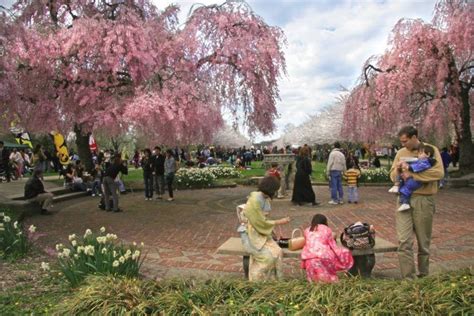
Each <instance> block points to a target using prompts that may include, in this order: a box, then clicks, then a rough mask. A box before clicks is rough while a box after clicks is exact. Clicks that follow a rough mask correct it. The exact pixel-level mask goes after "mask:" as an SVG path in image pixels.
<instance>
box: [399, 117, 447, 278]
mask: <svg viewBox="0 0 474 316" xmlns="http://www.w3.org/2000/svg"><path fill="white" fill-rule="evenodd" d="M398 137H399V139H400V143H401V145H402V146H403V148H402V149H400V150H399V151H398V152H397V155H396V156H395V159H394V161H393V164H392V168H391V170H390V178H391V179H392V181H394V182H395V179H396V176H397V169H398V168H399V167H400V166H401V164H402V162H403V161H404V160H408V159H410V158H417V157H418V148H419V147H420V145H421V144H422V143H421V141H420V140H419V139H418V131H417V130H416V128H415V127H413V126H405V127H403V128H402V129H401V130H400V131H399V132H398ZM426 145H429V144H426ZM430 146H432V147H433V148H434V151H435V153H434V158H435V160H436V163H435V164H434V165H433V167H431V168H430V169H427V170H425V171H423V172H420V173H413V172H410V171H407V172H404V173H403V174H402V175H401V176H402V178H403V179H404V180H406V179H408V178H410V177H413V179H414V180H416V181H420V182H422V183H423V186H422V187H421V188H419V189H418V190H416V191H415V192H413V195H412V197H411V200H410V205H411V208H410V209H408V210H406V211H403V212H396V215H395V216H396V229H397V236H398V244H399V246H398V259H399V262H400V271H401V274H402V277H403V278H411V279H413V278H414V277H415V275H416V270H415V259H414V255H413V233H415V235H416V239H417V243H418V273H419V274H418V276H419V277H423V276H426V275H428V273H429V259H430V243H431V232H432V224H433V215H434V213H435V201H434V198H433V195H434V194H436V193H437V192H438V181H439V180H440V179H442V178H443V176H444V171H443V163H442V159H441V155H440V154H439V150H438V148H436V147H435V146H433V145H430ZM397 205H398V203H397Z"/></svg>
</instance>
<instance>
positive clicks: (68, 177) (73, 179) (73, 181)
mask: <svg viewBox="0 0 474 316" xmlns="http://www.w3.org/2000/svg"><path fill="white" fill-rule="evenodd" d="M64 183H65V186H66V187H68V188H70V189H71V190H72V191H86V190H87V186H86V185H85V184H84V182H83V181H82V178H80V177H78V176H77V171H76V167H75V166H74V164H72V163H70V164H68V165H67V167H66V170H65V171H64Z"/></svg>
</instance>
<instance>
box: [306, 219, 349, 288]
mask: <svg viewBox="0 0 474 316" xmlns="http://www.w3.org/2000/svg"><path fill="white" fill-rule="evenodd" d="M304 238H305V245H304V247H303V251H302V252H301V260H302V261H301V268H303V269H305V270H306V278H307V279H308V281H310V282H324V283H334V282H337V281H338V280H339V278H338V276H337V274H336V272H338V271H344V270H348V269H349V268H351V267H352V265H353V264H354V259H353V258H352V254H351V252H350V250H349V249H347V248H344V247H339V246H338V245H337V244H336V240H335V239H334V236H333V233H332V230H331V228H329V227H328V219H327V218H326V216H324V215H322V214H316V215H314V217H313V219H312V221H311V226H310V227H308V228H306V229H305V230H304Z"/></svg>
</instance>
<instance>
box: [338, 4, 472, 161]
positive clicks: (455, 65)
mask: <svg viewBox="0 0 474 316" xmlns="http://www.w3.org/2000/svg"><path fill="white" fill-rule="evenodd" d="M473 74H474V3H473V2H472V1H469V0H446V1H440V2H439V3H437V5H436V7H435V14H434V18H433V21H432V22H431V23H425V22H423V21H422V20H404V19H402V20H400V21H399V22H398V23H397V24H396V25H395V28H394V29H393V31H392V34H391V37H390V40H389V47H388V48H387V50H386V52H385V53H384V54H383V55H382V56H377V57H371V58H370V59H369V60H367V62H366V63H365V65H364V67H363V72H362V75H361V77H360V80H359V83H358V85H356V87H355V88H354V89H353V90H352V92H351V95H350V96H349V98H348V100H347V102H346V106H345V111H344V124H343V135H344V136H346V137H349V138H350V139H352V140H359V141H374V140H377V139H380V138H383V137H387V136H392V137H393V136H394V135H396V132H397V130H398V129H399V128H400V127H401V126H403V125H408V124H414V125H416V126H417V127H418V128H419V130H420V133H421V134H422V135H424V136H432V137H436V138H437V140H438V143H441V142H444V141H446V138H447V135H449V131H450V130H452V129H454V131H455V133H456V138H457V140H458V142H459V146H460V154H461V157H460V168H461V169H464V170H474V145H473V143H472V126H473V125H472V122H471V116H472V114H473V108H472V102H473V99H474V96H473V89H472V88H473V86H474V79H473Z"/></svg>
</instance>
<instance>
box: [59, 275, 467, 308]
mask: <svg viewBox="0 0 474 316" xmlns="http://www.w3.org/2000/svg"><path fill="white" fill-rule="evenodd" d="M473 285H474V282H473V272H472V270H462V271H457V272H451V273H447V274H441V275H435V276H430V277H426V278H423V279H418V280H415V281H405V280H403V281H400V280H360V279H358V278H354V279H343V280H341V281H340V282H339V283H336V284H308V283H307V282H306V281H304V280H293V281H288V282H263V283H262V282H247V281H243V280H209V281H205V282H204V281H200V282H197V281H193V280H188V281H178V280H170V281H161V282H155V281H141V280H138V279H126V278H111V277H108V278H103V277H91V278H88V280H87V284H86V285H85V286H83V287H81V288H80V289H79V290H78V291H77V292H76V293H75V295H74V296H72V297H70V298H69V299H67V300H66V301H64V303H63V304H61V305H60V306H59V308H58V312H59V313H60V314H82V313H91V312H92V313H97V314H104V315H115V314H163V313H164V314H168V315H191V314H198V315H211V314H212V315H261V314H264V315H293V314H297V315H347V314H355V315H365V314H402V315H406V314H411V315H419V314H438V315H447V314H458V315H459V314H465V315H468V314H472V312H473V306H472V302H473V300H474V286H473Z"/></svg>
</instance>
